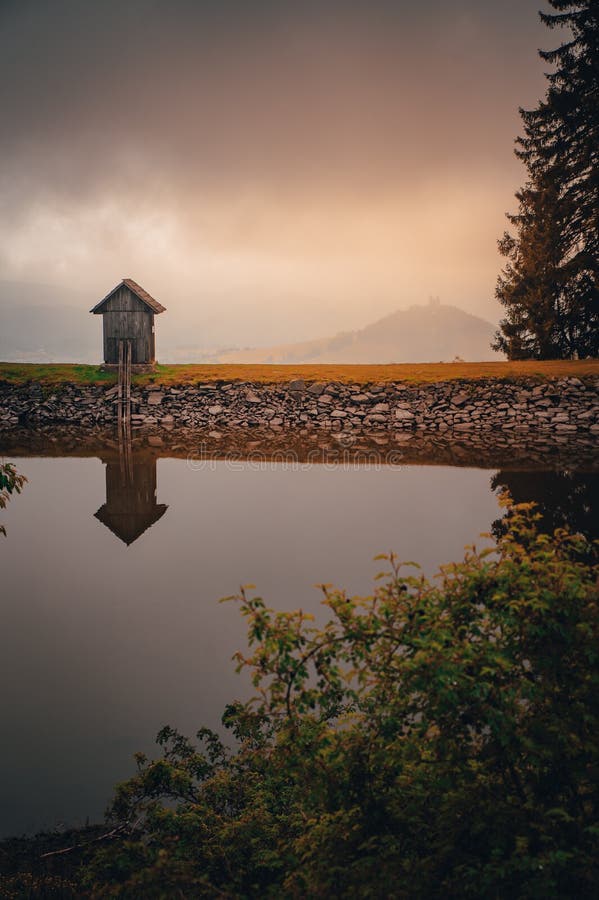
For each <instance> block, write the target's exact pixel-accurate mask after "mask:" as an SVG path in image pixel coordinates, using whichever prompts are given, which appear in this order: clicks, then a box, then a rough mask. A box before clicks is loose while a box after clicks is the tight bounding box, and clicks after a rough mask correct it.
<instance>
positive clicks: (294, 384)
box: [287, 378, 306, 393]
mask: <svg viewBox="0 0 599 900" xmlns="http://www.w3.org/2000/svg"><path fill="white" fill-rule="evenodd" d="M287 390H288V391H299V392H302V393H303V391H305V390H306V382H305V381H303V380H302V379H301V378H298V379H297V380H296V381H290V382H289V384H288V385H287Z"/></svg>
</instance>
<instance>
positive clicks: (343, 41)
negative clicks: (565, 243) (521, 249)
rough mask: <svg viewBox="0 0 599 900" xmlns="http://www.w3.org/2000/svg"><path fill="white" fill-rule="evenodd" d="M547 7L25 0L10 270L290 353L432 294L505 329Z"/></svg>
mask: <svg viewBox="0 0 599 900" xmlns="http://www.w3.org/2000/svg"><path fill="white" fill-rule="evenodd" d="M536 6H537V3H536V0H533V2H531V3H528V2H521V0H520V2H518V3H516V2H512V0H507V2H505V3H504V4H502V9H501V10H499V11H498V10H497V8H496V7H497V4H491V3H488V4H487V3H480V2H476V3H475V2H474V0H471V2H466V0H463V2H461V3H460V2H458V3H456V4H452V5H451V8H450V9H448V5H447V4H445V3H441V2H433V0H430V2H423V3H421V4H419V5H418V6H415V5H414V4H413V3H412V4H408V3H402V2H397V0H396V2H393V3H391V2H374V3H372V4H368V6H366V5H365V4H363V3H357V2H355V3H354V2H347V0H346V2H344V3H338V2H334V0H333V2H330V3H327V4H324V3H316V2H314V3H312V2H307V3H303V4H301V5H300V4H297V5H296V4H280V3H274V2H272V3H268V2H264V3H261V2H256V3H252V4H248V3H241V2H230V0H221V2H219V3H202V2H195V3H192V2H187V0H175V2H169V3H167V2H166V0H130V2H128V3H126V4H120V3H116V2H110V0H106V2H103V3H101V4H99V3H96V2H81V0H79V2H76V0H55V2H53V3H52V4H47V3H43V2H34V0H29V2H27V0H25V2H9V0H5V2H4V3H3V5H2V7H0V10H1V11H0V110H1V114H2V121H3V124H4V127H3V129H2V134H1V137H0V158H1V159H2V165H1V168H0V213H1V218H0V221H1V222H2V224H1V225H0V237H1V240H2V250H1V251H0V273H2V274H4V275H5V276H8V277H18V278H23V279H30V280H32V279H39V280H44V281H54V282H55V283H56V284H61V283H66V282H67V281H69V280H72V279H73V278H75V279H78V280H79V281H81V280H83V282H85V283H86V284H88V285H89V288H90V290H96V289H98V290H100V291H101V290H102V288H103V287H106V281H107V280H108V282H111V281H113V280H115V277H117V278H118V277H120V276H121V275H124V274H131V275H132V276H133V277H136V278H137V279H138V280H139V281H141V282H142V283H143V276H144V274H147V277H148V279H149V280H150V282H155V283H156V284H157V286H158V287H159V288H160V289H161V290H164V291H168V290H169V289H170V290H176V291H177V295H178V297H179V298H180V304H181V315H183V311H184V308H186V304H187V305H189V304H190V303H192V302H193V298H197V297H198V296H201V297H202V298H203V299H202V302H204V303H205V304H206V310H205V313H204V318H205V319H206V320H208V319H210V321H212V322H213V323H214V321H215V317H216V319H218V316H219V315H222V313H221V312H220V311H221V310H222V309H223V308H226V309H228V310H229V311H230V312H232V313H233V317H234V318H233V319H231V318H229V319H226V317H224V318H223V329H222V330H223V331H226V329H227V328H229V329H230V330H231V331H233V332H234V331H235V329H236V328H237V330H238V331H240V332H242V333H243V334H246V333H247V331H248V323H249V322H250V318H251V317H253V318H255V316H256V315H259V316H261V317H266V318H268V316H270V318H271V321H270V322H269V323H268V325H267V326H266V329H265V330H266V331H270V332H272V329H273V325H272V322H273V316H274V319H276V321H277V322H278V323H279V324H278V325H277V326H276V328H277V332H276V334H272V333H270V334H269V338H268V339H273V338H276V339H277V340H278V339H284V338H285V337H294V336H295V334H294V333H290V334H285V333H284V332H285V330H286V329H287V330H289V331H290V332H292V331H293V329H297V328H300V330H301V332H302V336H304V335H305V336H311V335H312V334H314V333H315V332H316V331H322V330H323V329H324V330H325V331H326V330H329V329H330V327H331V325H332V324H333V323H332V322H328V321H327V322H323V323H322V328H318V327H317V324H316V323H315V322H314V321H313V320H314V319H316V320H318V316H319V315H321V316H322V317H323V318H325V319H326V318H327V317H328V318H331V319H335V320H336V322H337V325H338V326H339V327H352V326H357V325H361V324H364V323H365V322H366V321H368V318H372V317H373V316H372V313H373V312H376V311H380V312H384V311H387V310H389V309H391V308H393V307H394V306H398V305H402V302H405V303H407V302H412V301H413V300H415V299H416V300H417V299H421V298H422V297H425V296H426V294H427V293H430V292H431V291H434V292H436V293H441V294H442V295H443V296H444V297H445V298H446V299H450V300H458V299H459V298H462V301H463V302H462V305H465V306H466V307H469V308H471V309H472V310H473V311H477V310H478V311H479V312H481V313H483V314H487V315H489V314H490V312H491V311H492V309H493V306H492V301H491V299H490V295H491V293H492V285H493V281H494V276H495V274H496V269H497V268H498V260H497V257H496V254H495V247H494V241H495V238H496V237H497V236H498V235H499V233H500V231H501V228H502V227H503V226H502V221H501V219H502V215H503V212H504V210H505V208H507V207H508V206H510V205H511V203H512V199H511V195H512V193H513V190H514V189H515V188H516V187H517V186H518V183H519V179H520V178H521V172H520V170H519V167H518V164H517V163H516V162H515V161H514V160H513V159H512V157H511V147H512V143H513V138H514V136H515V134H516V131H517V128H518V120H517V116H516V107H517V105H518V104H519V103H524V104H526V103H527V102H528V101H530V102H531V103H534V100H535V97H536V96H538V94H539V92H540V90H541V89H542V77H541V69H540V67H539V66H538V65H537V64H536V62H535V57H534V51H535V47H536V45H537V44H538V43H540V40H539V38H538V34H539V27H538V25H537V23H536ZM506 59H509V66H506ZM150 286H151V285H150ZM175 286H176V287H175ZM325 295H326V298H325ZM302 304H303V307H304V312H303V313H301V312H300V311H299V309H298V306H301V305H302ZM176 305H177V304H176V303H175V307H176ZM373 306H374V307H375V308H376V309H375V310H373V309H372V307H373ZM235 317H237V319H235ZM225 326H226V327H225ZM255 330H256V331H257V330H258V329H255ZM217 331H218V328H217ZM281 332H283V333H281ZM219 333H220V332H219Z"/></svg>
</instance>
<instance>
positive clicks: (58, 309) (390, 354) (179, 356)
mask: <svg viewBox="0 0 599 900" xmlns="http://www.w3.org/2000/svg"><path fill="white" fill-rule="evenodd" d="M93 302H94V299H93V298H91V300H90V297H89V295H88V292H86V291H84V290H77V289H74V288H69V289H59V288H56V287H55V286H51V285H42V284H27V283H20V282H8V281H0V359H1V360H4V361H6V362H82V363H97V362H99V361H100V359H101V353H102V337H101V334H102V327H101V320H100V317H96V316H90V315H89V309H90V307H91V306H92V305H93ZM168 314H169V313H168V311H167V313H166V314H165V316H164V317H160V318H159V319H158V320H157V328H156V330H157V350H158V358H159V360H160V361H161V362H165V363H168V362H181V363H183V362H213V363H214V362H223V363H244V362H249V363H295V364H298V363H391V362H440V361H451V360H452V359H454V358H455V357H456V356H458V357H460V358H461V359H463V360H466V361H482V360H489V359H496V358H498V354H496V353H494V352H493V351H492V350H491V348H490V342H491V339H492V337H493V333H494V330H495V329H494V326H493V325H492V324H491V323H490V322H488V321H486V320H485V319H481V318H479V317H478V316H474V315H471V314H470V313H466V312H464V311H463V310H461V309H459V308H458V307H456V306H449V305H444V304H441V303H439V302H438V301H431V302H430V303H429V304H428V305H426V306H411V307H410V308H409V309H406V310H398V311H396V312H394V313H391V314H390V315H388V316H385V317H384V318H382V319H379V320H378V321H376V322H373V323H372V324H371V325H367V326H366V327H365V328H362V329H360V330H357V331H346V332H339V333H338V334H335V335H333V336H331V337H325V338H319V339H316V340H311V341H302V342H298V343H289V344H279V345H276V346H270V347H256V348H245V349H238V348H235V349H233V348H232V349H225V348H222V347H220V348H219V347H214V346H210V345H209V343H208V341H206V340H205V339H203V335H202V332H201V329H200V328H198V327H197V326H195V325H194V324H192V325H191V327H190V323H188V322H186V321H182V322H176V321H169V322H168V326H167V327H163V326H164V325H166V321H163V318H164V320H165V319H166V316H168ZM316 328H317V324H316V325H315V330H316Z"/></svg>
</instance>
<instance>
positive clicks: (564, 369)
mask: <svg viewBox="0 0 599 900" xmlns="http://www.w3.org/2000/svg"><path fill="white" fill-rule="evenodd" d="M564 375H575V376H578V377H580V376H584V375H599V360H597V359H594V360H571V361H565V362H564V361H561V360H548V361H543V362H537V361H534V360H527V361H525V362H484V363H397V364H393V365H314V366H310V365H305V366H291V365H290V366H283V365H279V366H263V365H177V366H161V365H159V366H157V368H156V372H155V373H153V374H148V375H137V376H135V377H134V379H133V380H134V382H135V383H137V384H148V383H155V384H164V385H174V384H198V383H204V384H205V383H207V382H216V381H221V382H225V381H251V382H255V383H262V384H284V383H285V382H288V381H294V380H295V379H303V380H304V381H338V382H342V383H346V384H348V383H349V384H352V383H358V384H366V383H369V382H377V381H378V382H389V381H409V382H413V383H418V382H420V383H424V382H437V381H451V380H454V379H462V380H474V379H477V378H501V379H504V378H507V379H513V378H521V377H530V378H538V379H546V378H559V377H561V376H564ZM115 380H116V376H115V375H114V373H112V372H110V373H109V372H103V371H102V370H101V368H100V367H99V366H83V365H61V364H55V365H36V364H34V363H0V382H2V381H4V382H8V383H9V384H26V383H27V382H30V381H35V382H38V383H40V384H46V385H53V384H56V385H58V384H66V383H71V384H111V383H114V382H115Z"/></svg>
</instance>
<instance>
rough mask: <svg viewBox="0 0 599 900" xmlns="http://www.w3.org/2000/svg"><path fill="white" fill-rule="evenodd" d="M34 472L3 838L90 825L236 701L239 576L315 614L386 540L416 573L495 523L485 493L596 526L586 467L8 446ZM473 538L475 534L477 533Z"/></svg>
mask: <svg viewBox="0 0 599 900" xmlns="http://www.w3.org/2000/svg"><path fill="white" fill-rule="evenodd" d="M11 460H14V461H15V462H16V463H17V466H18V469H19V471H21V472H22V473H23V474H25V475H26V476H27V478H28V484H27V485H26V487H25V489H24V492H23V493H22V495H20V496H18V497H15V498H13V499H12V500H11V502H10V503H9V505H8V508H7V509H6V510H5V512H4V514H3V516H2V521H3V522H4V523H5V524H6V526H7V531H8V534H7V537H6V538H1V537H0V564H1V573H2V574H1V585H2V604H1V610H2V628H1V634H0V670H1V679H2V681H1V683H2V701H1V715H2V725H3V729H2V730H3V740H2V744H1V745H0V773H1V775H0V832H1V833H2V834H14V833H20V832H24V831H33V830H38V829H41V828H52V827H56V826H57V825H59V824H60V823H65V824H67V825H73V824H81V823H84V822H85V821H86V819H87V818H89V819H90V820H91V821H95V820H97V819H99V818H100V817H101V814H102V812H103V810H104V808H105V806H106V803H107V801H108V800H109V798H110V796H111V788H112V786H113V785H114V784H115V783H116V782H117V781H119V780H122V779H123V778H125V777H127V775H128V774H129V773H130V772H131V771H132V768H133V766H132V762H131V756H132V754H133V753H134V752H135V751H136V750H144V751H146V752H152V747H153V739H154V736H155V734H156V732H157V731H158V729H159V728H160V727H161V726H162V725H164V724H166V723H168V724H170V725H173V726H175V727H177V728H179V729H181V730H182V731H183V732H185V733H188V734H190V733H193V732H194V731H195V730H197V728H198V727H199V726H200V725H203V724H206V725H209V726H211V727H215V728H218V727H219V721H220V715H221V712H222V710H223V708H224V706H225V704H226V703H228V702H230V701H231V700H232V699H234V698H243V697H245V696H247V695H248V693H249V687H248V685H247V683H246V681H245V680H244V678H243V676H240V675H236V674H235V671H234V664H233V663H232V662H231V657H232V655H233V653H234V652H235V650H236V649H237V648H243V647H244V646H245V642H244V635H245V633H244V627H243V621H242V619H241V617H240V615H239V613H238V611H237V609H236V607H235V604H233V603H225V604H220V603H218V599H219V598H220V597H223V596H225V595H229V594H233V593H235V592H236V590H237V589H238V587H239V585H240V584H248V583H252V584H255V585H256V586H257V591H258V593H260V595H261V596H263V597H264V598H265V599H266V601H267V602H268V603H269V604H271V605H273V606H276V607H278V608H280V609H292V608H296V607H299V606H301V607H303V608H304V609H306V610H309V611H311V612H315V613H318V612H319V608H320V593H319V591H318V590H317V589H316V588H315V585H316V584H318V583H323V582H329V583H334V584H335V585H337V586H340V587H344V588H346V589H347V590H348V591H349V592H351V593H367V592H369V591H370V589H371V587H372V583H373V576H374V575H375V574H376V572H378V571H379V570H380V568H381V563H380V562H374V561H373V556H374V555H375V554H377V553H380V552H385V551H388V550H391V549H393V550H394V551H396V553H397V554H398V555H399V556H400V557H401V558H403V559H409V560H417V561H419V562H420V563H421V565H422V566H423V568H424V570H425V572H426V573H427V574H429V575H432V574H434V572H435V571H437V569H438V566H439V565H440V564H442V563H444V562H448V561H451V560H454V559H457V558H459V557H460V556H461V554H462V551H463V547H464V545H466V544H469V543H472V542H473V541H477V540H478V535H479V534H480V533H481V532H488V531H490V530H491V528H492V526H493V523H494V522H496V521H497V520H498V519H500V518H501V510H500V509H499V506H498V500H497V492H498V490H499V489H500V488H501V487H506V486H507V487H510V488H511V489H512V491H513V493H514V495H515V497H516V499H518V500H524V499H535V500H537V501H540V502H541V503H542V504H543V507H544V513H545V517H546V520H547V523H548V524H551V525H553V524H562V523H563V522H564V520H570V522H571V523H572V524H573V525H574V526H575V527H578V528H584V529H585V530H587V531H592V530H593V527H594V523H596V510H597V507H596V497H597V488H598V475H597V474H596V473H595V474H593V473H588V472H581V471H579V470H577V471H540V470H534V471H530V470H527V471H516V472H513V471H512V472H503V471H502V472H498V471H497V470H496V469H485V468H465V467H451V466H444V465H440V466H436V465H419V466H418V465H404V466H380V465H374V464H373V465H360V466H343V465H339V466H323V465H302V466H296V467H293V466H285V465H280V464H274V463H271V464H262V465H256V464H255V463H247V462H246V463H244V462H240V461H236V462H235V463H234V464H232V463H228V462H225V461H221V462H218V461H210V462H209V464H203V465H197V464H193V463H192V464H190V462H189V461H187V460H185V459H169V458H162V459H156V458H155V457H153V458H147V457H136V456H135V455H134V457H133V459H132V470H131V477H129V479H128V480H127V479H126V480H125V482H123V480H122V477H121V475H122V470H119V468H118V464H117V463H115V462H114V461H113V462H112V463H111V462H110V461H109V462H108V463H106V462H102V461H101V459H98V458H93V457H92V458H83V459H81V458H72V457H69V458H60V457H58V458H56V457H55V458H32V457H23V458H16V457H15V456H14V455H13V456H11ZM483 542H484V541H479V543H483Z"/></svg>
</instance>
